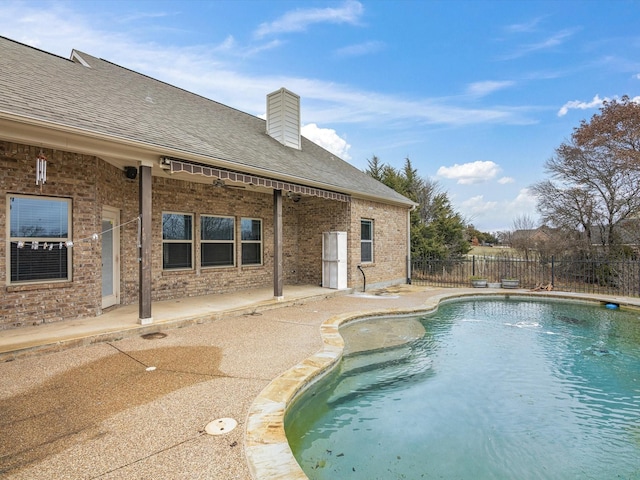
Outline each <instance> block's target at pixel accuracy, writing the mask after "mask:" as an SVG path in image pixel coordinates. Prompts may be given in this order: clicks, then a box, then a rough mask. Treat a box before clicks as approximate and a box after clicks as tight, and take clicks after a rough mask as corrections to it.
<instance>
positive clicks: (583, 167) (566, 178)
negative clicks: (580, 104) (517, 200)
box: [532, 97, 640, 250]
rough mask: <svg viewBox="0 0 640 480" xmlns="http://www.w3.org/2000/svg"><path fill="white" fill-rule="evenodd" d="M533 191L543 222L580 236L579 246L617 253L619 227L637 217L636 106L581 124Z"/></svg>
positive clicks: (612, 107) (607, 106)
mask: <svg viewBox="0 0 640 480" xmlns="http://www.w3.org/2000/svg"><path fill="white" fill-rule="evenodd" d="M545 170H546V171H547V172H548V173H549V175H550V176H551V178H550V179H549V180H545V181H542V182H539V183H537V184H535V185H533V186H532V191H533V192H534V194H535V195H536V196H537V199H538V210H539V211H540V213H541V215H542V220H543V222H545V223H546V224H549V225H551V226H553V227H557V228H561V229H566V230H567V231H570V230H574V231H578V232H580V233H581V235H582V242H583V244H582V245H581V247H584V246H585V245H591V244H595V243H598V244H601V245H602V246H604V247H607V248H608V249H609V250H615V249H617V248H618V247H620V245H622V244H623V242H624V240H623V239H622V237H621V235H620V232H619V226H620V224H621V222H624V221H625V220H627V219H629V218H633V217H636V216H638V215H639V214H640V105H638V104H636V103H634V102H632V101H631V100H629V98H628V97H623V99H622V100H621V101H619V102H618V101H615V100H614V101H612V102H605V103H604V105H603V106H602V108H601V109H600V112H599V113H598V114H596V115H594V116H593V117H592V118H591V121H590V122H586V121H582V122H581V124H580V126H579V127H578V128H576V129H574V132H573V134H572V136H571V140H570V141H568V142H564V143H562V144H561V145H560V146H559V147H558V148H557V149H556V154H555V156H554V157H552V158H551V159H549V160H548V161H547V162H546V164H545Z"/></svg>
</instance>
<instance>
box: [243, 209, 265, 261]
mask: <svg viewBox="0 0 640 480" xmlns="http://www.w3.org/2000/svg"><path fill="white" fill-rule="evenodd" d="M240 230H241V242H242V265H261V264H262V220H256V219H255V218H243V219H242V220H241V222H240Z"/></svg>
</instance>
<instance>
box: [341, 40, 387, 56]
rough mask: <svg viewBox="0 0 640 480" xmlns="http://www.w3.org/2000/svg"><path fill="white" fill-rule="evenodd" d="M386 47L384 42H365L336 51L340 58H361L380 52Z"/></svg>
mask: <svg viewBox="0 0 640 480" xmlns="http://www.w3.org/2000/svg"><path fill="white" fill-rule="evenodd" d="M384 47H385V44H384V42H377V41H371V42H364V43H358V44H355V45H349V46H347V47H343V48H339V49H338V50H336V55H337V56H339V57H359V56H362V55H369V54H371V53H376V52H379V51H380V50H382V49H383V48H384Z"/></svg>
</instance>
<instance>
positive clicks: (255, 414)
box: [245, 289, 640, 480]
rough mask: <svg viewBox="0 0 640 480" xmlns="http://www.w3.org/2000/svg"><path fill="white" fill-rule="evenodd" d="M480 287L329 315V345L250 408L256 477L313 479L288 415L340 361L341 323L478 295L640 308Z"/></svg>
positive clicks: (248, 433)
mask: <svg viewBox="0 0 640 480" xmlns="http://www.w3.org/2000/svg"><path fill="white" fill-rule="evenodd" d="M477 290H478V289H474V290H472V291H455V292H447V293H440V294H436V295H433V296H430V297H428V298H427V299H426V301H425V302H424V303H423V304H422V305H420V306H418V307H412V308H406V309H403V308H393V309H380V310H377V311H373V312H371V311H368V312H350V313H345V314H341V315H336V316H334V317H332V318H330V319H328V320H326V321H325V322H324V323H323V324H322V325H321V326H320V335H321V337H322V343H323V347H322V348H321V349H320V350H319V351H318V352H316V353H315V354H313V355H312V356H310V357H308V358H306V359H305V360H303V361H302V362H300V363H298V364H297V365H295V366H294V367H292V368H290V369H289V370H287V371H286V372H284V373H283V374H282V375H280V376H279V377H277V378H275V379H274V380H273V381H271V383H269V385H267V387H265V389H264V390H262V392H261V393H260V394H259V395H258V396H257V397H256V399H255V400H254V402H253V403H252V405H251V406H250V408H249V412H248V415H247V421H246V429H245V455H246V459H247V464H248V466H249V471H250V472H251V475H252V477H253V478H254V479H256V480H266V479H270V480H275V479H287V480H305V479H308V477H307V475H306V474H305V473H304V471H303V470H302V468H301V467H300V465H299V464H298V462H297V461H296V459H295V457H294V456H293V452H292V451H291V447H290V446H289V442H288V441H287V437H286V433H285V429H284V417H285V413H286V410H287V408H288V407H289V406H290V405H291V404H292V403H293V402H294V401H295V399H296V398H297V397H298V395H299V394H300V393H301V392H302V391H303V390H304V389H305V388H306V387H307V386H309V385H310V384H312V383H313V382H315V381H316V380H317V379H319V378H320V377H322V376H323V375H324V374H326V373H328V372H329V371H330V370H331V369H332V367H334V366H336V365H337V364H338V362H339V360H340V358H341V357H342V352H343V350H344V340H343V338H342V336H341V335H340V333H339V328H340V326H341V325H344V324H346V323H348V322H352V321H355V320H358V319H362V318H371V317H376V316H379V317H384V316H390V315H411V314H421V313H425V314H426V313H431V312H433V311H435V310H437V308H438V306H439V305H440V303H442V302H446V301H449V300H457V299H461V298H472V297H498V298H505V297H522V298H548V299H557V300H565V301H566V300H574V301H581V302H589V303H600V304H604V303H614V304H616V305H619V306H620V307H627V308H633V309H640V299H635V298H629V297H615V296H607V295H593V294H582V293H570V292H546V291H543V292H533V291H529V290H521V289H517V290H510V291H509V292H503V291H500V290H497V289H495V290H494V289H487V290H486V291H477Z"/></svg>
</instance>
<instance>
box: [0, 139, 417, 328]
mask: <svg viewBox="0 0 640 480" xmlns="http://www.w3.org/2000/svg"><path fill="white" fill-rule="evenodd" d="M40 150H41V149H40V148H39V147H32V146H25V145H18V144H12V143H6V142H0V231H2V232H3V233H4V235H5V241H4V242H1V243H0V288H2V290H3V295H2V298H1V299H0V330H1V329H4V328H14V327H20V326H24V325H37V324H40V323H45V322H54V321H59V320H62V319H70V318H78V317H90V316H95V315H99V314H100V313H101V312H102V308H101V305H102V302H101V301H102V274H101V242H100V241H99V240H98V241H96V240H93V239H92V235H93V234H94V233H99V232H100V231H101V218H102V209H103V207H105V206H109V207H114V208H117V209H119V211H120V223H121V228H120V229H119V234H120V252H119V253H120V290H121V297H120V303H121V304H133V303H136V302H137V301H138V269H139V265H138V249H137V234H138V225H137V221H136V217H137V216H138V189H139V186H138V180H137V179H136V180H130V179H127V178H126V177H125V175H124V172H123V170H122V169H121V168H117V167H115V166H113V165H111V164H109V163H107V162H105V161H103V160H101V159H99V158H96V157H92V156H86V155H80V154H75V153H70V152H62V151H53V150H47V149H42V152H43V154H44V155H45V156H46V157H47V158H48V166H47V177H48V178H47V183H46V184H45V185H44V187H43V188H42V192H40V188H39V187H37V186H36V185H35V159H36V157H37V155H38V153H39V152H40ZM11 193H13V194H24V195H36V196H40V195H42V196H46V197H65V198H71V199H72V202H73V205H72V231H73V234H72V238H73V240H74V242H75V243H74V246H73V250H72V254H73V270H72V272H73V281H71V282H60V283H55V282H50V283H34V284H22V285H9V284H8V283H9V282H8V279H7V261H8V254H9V253H8V249H7V242H6V235H7V205H6V201H7V194H11ZM282 203H283V215H282V217H283V277H284V282H285V285H287V284H289V285H291V284H312V285H320V284H321V282H322V233H323V232H326V231H346V232H347V235H348V250H349V252H348V254H349V264H348V285H349V287H356V288H361V287H362V274H361V273H360V272H359V271H358V270H357V266H358V265H359V264H360V219H361V218H369V219H372V220H373V221H374V263H372V264H365V265H363V269H365V272H366V274H367V285H368V286H370V285H371V286H373V285H376V284H378V285H382V284H391V283H398V282H401V281H404V280H405V279H406V251H407V247H406V229H407V210H406V209H405V208H401V207H391V206H388V205H384V204H380V203H375V202H368V201H363V200H358V199H353V200H352V201H351V202H338V201H331V200H325V199H321V198H316V197H302V198H301V199H300V200H299V201H298V202H294V201H293V200H291V199H289V198H287V197H286V195H283V199H282ZM163 212H180V213H189V214H192V215H193V219H194V222H193V223H194V232H193V237H194V243H193V251H194V261H193V268H192V269H190V270H184V271H163V270H162V213H163ZM203 214H204V215H223V216H233V217H235V219H236V259H237V260H236V266H234V267H215V268H201V267H200V266H199V265H200V262H199V258H200V243H199V241H198V239H199V238H200V230H199V228H200V219H199V216H200V215H203ZM242 217H249V218H259V219H261V220H262V228H263V232H262V233H263V238H262V240H263V244H262V245H263V265H259V266H242V265H241V262H240V256H239V255H240V219H241V218H242ZM152 228H153V232H152V235H153V243H152V299H153V300H154V301H159V300H167V299H173V298H180V297H187V296H195V295H205V294H215V293H226V292H231V291H238V290H245V289H246V290H249V289H252V288H258V287H271V286H273V248H274V247H273V195H272V194H271V193H264V192H259V191H255V190H253V189H251V188H250V187H247V188H245V189H235V188H216V187H213V186H212V185H211V184H208V183H207V184H204V183H195V182H189V181H185V180H179V179H176V178H172V177H164V176H154V177H153V181H152ZM285 293H286V292H285Z"/></svg>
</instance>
